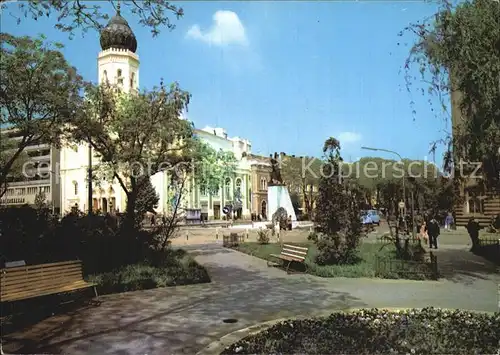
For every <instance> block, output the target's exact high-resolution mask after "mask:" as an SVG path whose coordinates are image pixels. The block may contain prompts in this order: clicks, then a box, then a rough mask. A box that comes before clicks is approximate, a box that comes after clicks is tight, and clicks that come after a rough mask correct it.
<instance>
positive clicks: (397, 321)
mask: <svg viewBox="0 0 500 355" xmlns="http://www.w3.org/2000/svg"><path fill="white" fill-rule="evenodd" d="M499 349H500V313H498V312H497V313H496V314H494V315H489V314H481V313H473V312H468V311H462V310H454V311H448V310H440V309H435V308H426V309H422V310H407V311H402V312H390V311H386V310H378V309H370V310H360V311H356V312H353V313H333V314H331V315H330V316H329V317H325V318H313V319H308V320H290V321H285V322H282V323H279V324H276V325H275V326H273V327H271V328H269V329H267V330H265V331H263V332H261V333H258V334H256V335H251V336H249V337H247V338H244V339H242V340H241V341H239V342H237V343H235V344H233V345H231V346H230V347H228V348H226V349H225V350H224V352H223V353H222V354H331V353H335V354H365V355H368V354H370V355H372V354H415V355H428V354H436V355H437V354H454V355H455V354H456V355H469V354H498V351H499Z"/></svg>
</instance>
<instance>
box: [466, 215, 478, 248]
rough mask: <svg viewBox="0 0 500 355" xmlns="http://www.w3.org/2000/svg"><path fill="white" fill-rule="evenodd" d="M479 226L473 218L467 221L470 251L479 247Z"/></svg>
mask: <svg viewBox="0 0 500 355" xmlns="http://www.w3.org/2000/svg"><path fill="white" fill-rule="evenodd" d="M480 229H481V226H480V225H479V223H478V222H477V220H476V219H475V218H471V219H469V223H467V232H468V233H469V237H470V239H471V241H472V248H471V250H474V249H476V248H477V247H478V246H479V230H480Z"/></svg>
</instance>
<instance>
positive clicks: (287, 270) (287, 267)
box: [285, 261, 292, 274]
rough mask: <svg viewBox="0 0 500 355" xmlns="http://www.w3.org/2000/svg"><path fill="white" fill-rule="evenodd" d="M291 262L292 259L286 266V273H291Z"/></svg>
mask: <svg viewBox="0 0 500 355" xmlns="http://www.w3.org/2000/svg"><path fill="white" fill-rule="evenodd" d="M291 263H292V262H291V261H289V262H288V265H287V266H286V270H285V271H286V273H287V274H289V273H290V272H289V269H290V264H291Z"/></svg>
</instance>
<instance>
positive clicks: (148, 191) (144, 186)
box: [136, 175, 160, 221]
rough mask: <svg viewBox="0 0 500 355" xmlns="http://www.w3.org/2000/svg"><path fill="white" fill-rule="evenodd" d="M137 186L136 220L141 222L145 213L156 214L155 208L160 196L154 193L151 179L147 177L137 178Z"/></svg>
mask: <svg viewBox="0 0 500 355" xmlns="http://www.w3.org/2000/svg"><path fill="white" fill-rule="evenodd" d="M137 185H138V186H139V189H138V192H137V200H136V211H137V218H139V219H140V221H142V220H143V219H144V215H145V214H146V213H147V212H151V213H156V212H155V208H157V207H158V202H159V201H160V196H159V195H158V193H157V192H156V190H155V188H154V186H153V184H152V183H151V178H150V177H149V176H147V175H144V176H141V177H139V178H138V182H137Z"/></svg>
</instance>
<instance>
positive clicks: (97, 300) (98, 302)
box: [94, 286, 101, 306]
mask: <svg viewBox="0 0 500 355" xmlns="http://www.w3.org/2000/svg"><path fill="white" fill-rule="evenodd" d="M94 294H95V302H94V304H95V305H97V306H98V305H100V304H101V301H100V300H99V295H98V294H97V287H96V286H94Z"/></svg>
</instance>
